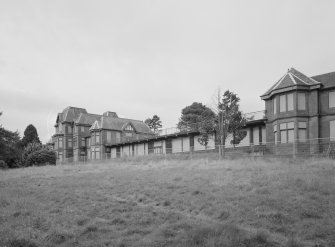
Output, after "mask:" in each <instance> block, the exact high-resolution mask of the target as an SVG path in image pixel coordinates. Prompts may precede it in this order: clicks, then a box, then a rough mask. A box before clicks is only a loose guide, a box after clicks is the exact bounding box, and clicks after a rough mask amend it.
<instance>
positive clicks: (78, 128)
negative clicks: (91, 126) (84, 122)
mask: <svg viewBox="0 0 335 247" xmlns="http://www.w3.org/2000/svg"><path fill="white" fill-rule="evenodd" d="M78 131H80V132H85V126H77V125H75V126H74V133H78Z"/></svg>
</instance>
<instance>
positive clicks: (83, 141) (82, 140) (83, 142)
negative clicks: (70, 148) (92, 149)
mask: <svg viewBox="0 0 335 247" xmlns="http://www.w3.org/2000/svg"><path fill="white" fill-rule="evenodd" d="M81 146H82V147H85V146H86V141H85V138H81Z"/></svg>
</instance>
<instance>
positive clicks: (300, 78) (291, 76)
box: [261, 68, 320, 97]
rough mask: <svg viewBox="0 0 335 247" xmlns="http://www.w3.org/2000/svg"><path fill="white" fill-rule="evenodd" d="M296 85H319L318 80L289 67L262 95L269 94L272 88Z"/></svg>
mask: <svg viewBox="0 0 335 247" xmlns="http://www.w3.org/2000/svg"><path fill="white" fill-rule="evenodd" d="M297 85H300V86H308V87H309V86H314V85H320V82H318V81H317V80H315V79H314V78H311V77H308V76H306V75H304V74H303V73H301V72H299V71H298V70H296V69H295V68H291V69H289V70H288V71H287V73H286V74H285V75H284V76H283V77H282V78H280V80H279V81H278V82H277V83H275V84H274V85H273V86H272V87H271V88H270V89H269V90H268V91H266V93H264V94H263V95H262V96H267V95H269V94H271V92H272V91H274V90H278V89H284V88H287V87H291V86H297ZM262 96H261V97H262Z"/></svg>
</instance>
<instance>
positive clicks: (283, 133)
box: [273, 122, 307, 143]
mask: <svg viewBox="0 0 335 247" xmlns="http://www.w3.org/2000/svg"><path fill="white" fill-rule="evenodd" d="M297 131H298V140H299V141H300V142H305V141H306V139H307V123H306V122H298V128H297ZM273 132H274V137H275V143H278V136H279V135H280V143H291V142H294V122H288V123H281V124H279V130H278V125H274V126H273Z"/></svg>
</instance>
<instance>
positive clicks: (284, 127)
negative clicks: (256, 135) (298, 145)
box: [279, 122, 294, 143]
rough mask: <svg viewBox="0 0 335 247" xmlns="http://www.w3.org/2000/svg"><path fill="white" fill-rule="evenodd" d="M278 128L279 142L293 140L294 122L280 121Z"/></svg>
mask: <svg viewBox="0 0 335 247" xmlns="http://www.w3.org/2000/svg"><path fill="white" fill-rule="evenodd" d="M279 128H280V142H281V143H289V142H293V141H294V122H289V123H282V124H280V125H279Z"/></svg>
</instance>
